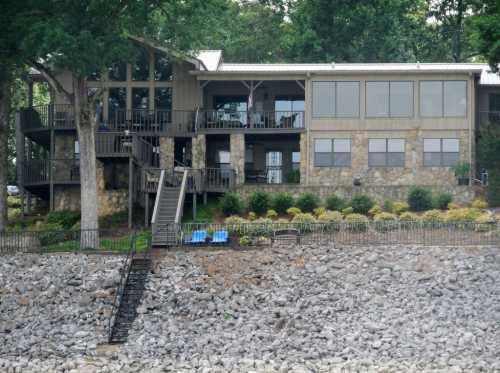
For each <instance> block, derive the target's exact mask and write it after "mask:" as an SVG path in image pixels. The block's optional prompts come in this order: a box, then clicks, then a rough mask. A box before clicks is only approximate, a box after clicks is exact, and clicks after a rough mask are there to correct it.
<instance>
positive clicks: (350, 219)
mask: <svg viewBox="0 0 500 373" xmlns="http://www.w3.org/2000/svg"><path fill="white" fill-rule="evenodd" d="M344 221H345V222H346V223H349V224H348V226H347V229H349V230H350V231H352V232H365V231H366V230H367V229H368V218H367V217H366V216H364V215H361V214H350V215H347V216H346V217H345V219H344Z"/></svg>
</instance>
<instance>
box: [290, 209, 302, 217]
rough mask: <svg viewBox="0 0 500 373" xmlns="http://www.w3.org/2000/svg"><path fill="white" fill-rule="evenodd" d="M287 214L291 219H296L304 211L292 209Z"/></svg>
mask: <svg viewBox="0 0 500 373" xmlns="http://www.w3.org/2000/svg"><path fill="white" fill-rule="evenodd" d="M286 213H287V214H288V215H290V216H291V217H294V216H295V215H297V214H300V213H302V211H300V209H299V208H298V207H290V208H289V209H287V210H286Z"/></svg>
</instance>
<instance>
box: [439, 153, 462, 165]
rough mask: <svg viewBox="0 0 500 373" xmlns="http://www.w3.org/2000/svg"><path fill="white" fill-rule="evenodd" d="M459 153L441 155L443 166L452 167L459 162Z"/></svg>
mask: <svg viewBox="0 0 500 373" xmlns="http://www.w3.org/2000/svg"><path fill="white" fill-rule="evenodd" d="M459 158H460V155H459V153H443V166H445V167H453V166H455V165H456V164H457V163H458V161H459Z"/></svg>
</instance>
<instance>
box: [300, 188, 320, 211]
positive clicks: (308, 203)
mask: <svg viewBox="0 0 500 373" xmlns="http://www.w3.org/2000/svg"><path fill="white" fill-rule="evenodd" d="M319 202H320V200H319V197H318V196H317V195H316V194H314V193H310V192H306V193H302V194H301V195H300V196H299V198H297V207H298V208H299V209H300V210H301V211H303V212H313V211H314V209H315V208H316V207H318V206H319Z"/></svg>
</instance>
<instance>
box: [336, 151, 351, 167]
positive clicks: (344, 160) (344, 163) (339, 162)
mask: <svg viewBox="0 0 500 373" xmlns="http://www.w3.org/2000/svg"><path fill="white" fill-rule="evenodd" d="M333 165H334V166H335V167H351V153H334V154H333Z"/></svg>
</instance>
